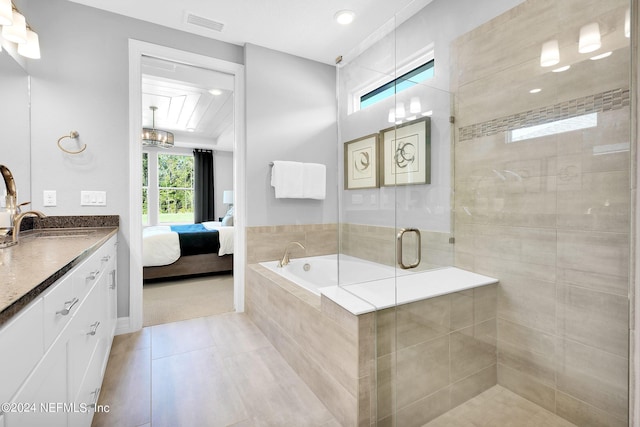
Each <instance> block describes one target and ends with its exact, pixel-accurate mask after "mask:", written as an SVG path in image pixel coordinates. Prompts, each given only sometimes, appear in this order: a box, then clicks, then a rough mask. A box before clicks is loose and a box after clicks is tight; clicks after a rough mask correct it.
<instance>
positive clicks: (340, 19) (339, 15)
mask: <svg viewBox="0 0 640 427" xmlns="http://www.w3.org/2000/svg"><path fill="white" fill-rule="evenodd" d="M355 17H356V14H355V13H353V11H351V10H340V11H338V12H336V14H335V15H334V18H335V20H336V22H337V23H338V24H340V25H348V24H351V23H352V22H353V20H354V19H355Z"/></svg>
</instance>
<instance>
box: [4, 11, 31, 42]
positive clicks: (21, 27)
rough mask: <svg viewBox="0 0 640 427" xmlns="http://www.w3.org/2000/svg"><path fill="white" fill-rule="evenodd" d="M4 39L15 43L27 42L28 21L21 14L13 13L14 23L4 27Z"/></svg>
mask: <svg viewBox="0 0 640 427" xmlns="http://www.w3.org/2000/svg"><path fill="white" fill-rule="evenodd" d="M2 37H4V38H5V39H6V40H9V41H10V42H13V43H26V42H27V20H26V19H25V18H24V15H22V14H21V13H19V12H16V11H14V12H13V23H12V24H11V25H4V26H2Z"/></svg>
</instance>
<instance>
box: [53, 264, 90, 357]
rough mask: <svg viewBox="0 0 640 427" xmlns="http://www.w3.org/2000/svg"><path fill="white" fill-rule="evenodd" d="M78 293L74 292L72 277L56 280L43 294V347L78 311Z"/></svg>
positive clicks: (79, 302)
mask: <svg viewBox="0 0 640 427" xmlns="http://www.w3.org/2000/svg"><path fill="white" fill-rule="evenodd" d="M81 302H82V301H81V299H80V295H79V294H76V293H74V289H73V280H72V277H69V276H67V277H64V278H63V279H61V280H59V281H58V282H56V283H55V284H54V285H53V286H52V289H51V291H49V292H47V294H45V296H44V325H43V326H44V348H45V349H47V348H49V346H50V345H51V344H52V343H53V341H54V340H55V339H56V338H57V337H58V335H59V334H60V332H62V329H64V327H65V326H66V325H67V323H69V320H70V319H71V318H72V317H73V315H74V314H75V313H76V312H77V311H78V307H80V304H81Z"/></svg>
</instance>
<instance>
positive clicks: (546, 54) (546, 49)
mask: <svg viewBox="0 0 640 427" xmlns="http://www.w3.org/2000/svg"><path fill="white" fill-rule="evenodd" d="M559 62H560V48H559V47H558V40H549V41H548V42H545V43H543V44H542V52H540V66H541V67H551V66H553V65H556V64H557V63H559Z"/></svg>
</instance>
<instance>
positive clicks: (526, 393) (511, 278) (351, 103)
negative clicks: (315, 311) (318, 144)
mask: <svg viewBox="0 0 640 427" xmlns="http://www.w3.org/2000/svg"><path fill="white" fill-rule="evenodd" d="M418 3H419V2H417V1H416V2H414V3H413V4H412V5H411V6H410V7H408V8H407V9H405V10H404V11H402V12H400V13H398V14H397V15H396V16H395V17H394V18H393V19H391V20H389V21H388V22H387V23H386V24H385V25H383V26H382V27H381V28H380V29H379V31H378V32H376V33H375V34H372V35H370V36H369V37H367V39H366V41H365V42H363V44H362V45H361V46H360V47H359V48H358V49H356V50H355V51H354V52H350V53H349V54H346V55H343V60H342V62H341V63H340V64H339V65H338V71H337V73H338V101H339V103H338V104H339V116H338V117H339V121H338V130H339V142H340V147H339V150H338V152H339V157H340V162H342V163H344V174H342V176H341V185H342V186H343V191H342V192H341V195H340V212H339V278H338V279H339V284H340V286H341V290H342V291H344V292H345V293H347V294H349V295H352V296H353V297H354V299H356V300H360V301H361V302H362V303H363V304H362V305H361V307H365V308H366V309H365V308H363V309H362V310H363V313H365V314H366V315H369V316H370V320H368V321H367V322H369V323H367V322H362V323H361V327H360V331H364V329H363V327H362V325H367V324H369V325H370V326H371V331H372V336H373V340H372V342H371V343H369V344H368V345H369V347H367V344H366V343H364V344H363V343H362V342H361V345H362V346H363V347H362V348H364V349H365V350H366V351H365V352H364V355H365V356H363V353H362V348H361V353H360V354H361V360H360V362H362V363H363V364H362V365H361V369H360V375H361V376H360V378H358V382H357V384H358V387H357V398H358V401H359V408H360V409H359V413H358V421H359V422H363V423H366V422H370V423H371V424H372V425H373V424H375V425H385V426H386V425H393V426H412V425H424V424H427V423H429V422H431V421H434V422H435V423H436V424H435V425H456V419H455V418H454V417H455V416H456V415H455V414H456V411H455V408H457V407H458V406H460V405H463V404H465V402H467V401H469V400H470V399H473V398H475V397H476V396H478V395H483V396H485V399H486V396H490V395H491V394H486V393H483V392H485V391H487V390H492V393H494V394H495V393H500V396H501V398H505V396H506V397H508V398H509V399H512V400H509V401H510V402H525V404H526V405H534V406H533V408H539V409H540V411H542V412H540V414H541V415H532V416H540V417H549V418H548V419H547V418H545V419H544V420H543V419H540V422H541V423H542V424H540V425H555V424H554V422H560V423H561V422H564V421H566V420H568V421H570V422H572V423H574V424H577V425H621V426H623V425H627V423H628V416H627V414H628V410H629V386H628V383H629V370H628V366H629V340H628V325H629V310H628V305H629V301H628V295H629V292H630V289H629V284H630V279H629V269H630V254H629V246H630V245H629V243H630V236H631V214H630V211H631V186H630V182H631V181H632V179H633V177H634V176H635V175H634V174H635V170H634V168H633V167H632V166H631V161H630V160H631V157H630V153H633V152H634V151H635V147H634V144H635V138H634V137H632V135H631V128H632V115H631V105H632V101H631V96H632V93H633V91H632V90H631V87H630V75H631V73H630V68H631V62H630V58H631V52H630V36H631V34H635V25H634V19H633V18H632V15H633V14H632V13H631V11H630V9H631V1H629V0H607V1H601V0H567V1H563V2H548V1H545V0H526V1H523V0H507V1H502V2H494V1H489V0H486V1H480V2H465V4H466V8H465V10H466V13H465V14H464V16H462V15H461V14H460V6H459V5H457V6H453V5H451V2H446V1H444V0H433V1H431V2H423V3H421V4H422V5H423V6H424V7H422V8H421V7H418V6H417V5H418ZM498 3H499V4H498ZM431 60H433V61H434V63H433V69H432V71H431V72H432V73H433V74H432V76H431V75H429V76H428V77H426V78H425V76H424V75H422V76H419V74H420V73H418V72H416V73H414V74H411V70H414V69H416V68H417V67H419V66H421V65H422V64H423V63H426V62H428V61H431ZM407 73H409V74H407ZM402 76H408V77H407V79H402V78H401V77H402ZM391 82H393V83H391ZM390 84H391V87H394V92H393V94H392V96H387V97H384V96H383V92H384V91H385V90H387V92H386V93H388V88H389V85H390ZM382 85H387V86H385V87H384V88H382V89H381V90H380V94H378V93H373V94H372V91H375V90H376V89H377V88H378V87H381V86H382ZM371 94H372V95H371ZM363 96H364V97H365V98H366V103H365V104H366V105H363V106H362V107H361V106H360V100H361V99H362V97H363ZM374 98H376V99H374ZM380 98H381V99H380ZM371 99H374V100H376V101H377V102H372V101H371ZM420 150H423V151H422V152H421V151H420ZM416 230H417V231H416ZM403 231H404V234H403ZM454 231H455V233H454ZM418 236H419V237H418ZM399 245H400V246H401V247H400V248H399ZM418 247H419V249H420V250H418ZM399 249H401V251H400V250H399ZM352 257H355V258H359V259H362V260H365V264H361V266H360V267H359V270H358V271H359V273H358V274H355V275H354V274H351V273H350V272H349V269H348V268H347V266H348V265H350V263H351V262H352V261H354V260H353V258H352ZM369 262H373V263H376V264H377V265H378V266H374V265H373V264H369ZM414 264H417V266H415V268H409V269H407V268H405V267H406V266H413V265H414ZM450 266H453V267H456V268H459V269H462V270H466V271H471V272H475V273H479V274H482V275H485V276H489V277H493V278H496V279H498V280H499V283H498V284H494V285H488V286H481V287H478V288H473V289H468V290H464V291H459V292H452V293H450V294H445V295H438V296H434V297H432V298H428V299H426V300H422V301H414V300H411V299H410V297H407V294H406V288H405V287H404V284H405V283H407V278H422V277H426V276H421V275H422V274H425V273H426V272H429V273H432V272H434V271H442V269H443V268H446V267H450ZM378 267H384V268H378ZM356 268H358V267H356ZM418 283H419V285H418V287H419V288H430V287H432V286H434V283H433V282H431V281H430V279H419V280H418ZM409 300H410V301H411V302H409ZM369 367H370V368H369ZM480 397H482V396H480ZM518 399H520V400H518ZM483 402H485V403H483V404H482V405H481V406H480V407H481V408H483V410H484V412H483V413H484V414H486V413H491V414H492V415H494V416H495V417H497V418H496V420H499V422H503V423H518V421H519V420H518V419H516V418H514V417H517V415H515V414H514V413H511V414H503V413H501V412H500V410H499V409H496V408H499V406H500V405H499V402H498V403H497V402H495V401H493V402H492V401H491V399H490V398H489V399H488V400H485V401H483ZM485 405H494V406H490V407H485ZM514 405H516V404H515V403H514ZM499 417H503V418H499ZM438 418H439V419H440V421H438V420H437V419H438ZM442 420H444V421H442ZM558 420H560V421H558ZM458 421H459V420H458ZM521 421H523V422H524V421H527V420H521ZM438 422H440V424H437V423H438ZM447 423H449V424H447ZM558 425H560V424H558Z"/></svg>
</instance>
